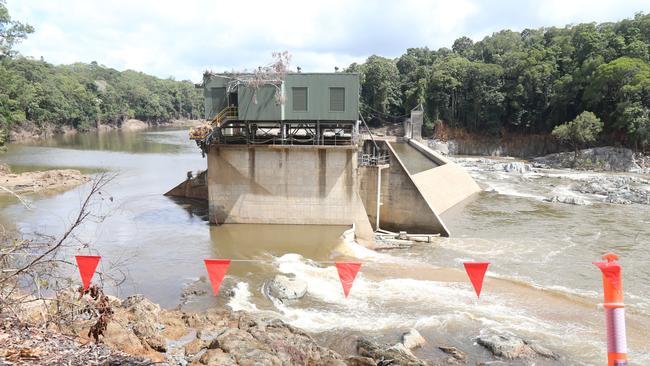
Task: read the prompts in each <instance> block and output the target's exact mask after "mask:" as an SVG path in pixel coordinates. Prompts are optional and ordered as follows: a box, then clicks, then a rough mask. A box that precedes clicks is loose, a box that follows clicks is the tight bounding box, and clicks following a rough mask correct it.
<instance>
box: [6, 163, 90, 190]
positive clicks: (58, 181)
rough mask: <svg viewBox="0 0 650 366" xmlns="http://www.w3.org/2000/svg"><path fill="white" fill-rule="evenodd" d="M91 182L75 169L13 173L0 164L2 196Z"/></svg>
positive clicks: (70, 186)
mask: <svg viewBox="0 0 650 366" xmlns="http://www.w3.org/2000/svg"><path fill="white" fill-rule="evenodd" d="M89 180H90V178H89V177H87V176H85V175H83V174H82V173H81V172H80V171H78V170H75V169H57V170H46V171H36V172H24V173H12V172H11V170H10V169H9V167H8V166H7V165H3V164H0V187H2V189H0V194H10V193H11V192H13V193H18V194H20V193H33V192H43V191H47V190H57V189H65V188H72V187H75V186H77V185H79V184H82V183H85V182H87V181H89ZM7 190H9V191H11V192H9V191H7Z"/></svg>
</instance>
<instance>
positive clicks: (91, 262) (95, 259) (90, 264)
mask: <svg viewBox="0 0 650 366" xmlns="http://www.w3.org/2000/svg"><path fill="white" fill-rule="evenodd" d="M75 258H76V259H77V266H79V274H80V275H81V283H83V286H84V290H88V287H90V281H91V280H92V279H93V276H94V275H95V270H96V269H97V265H98V264H99V260H100V259H101V258H102V257H100V256H98V255H77V256H75Z"/></svg>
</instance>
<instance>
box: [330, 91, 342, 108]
mask: <svg viewBox="0 0 650 366" xmlns="http://www.w3.org/2000/svg"><path fill="white" fill-rule="evenodd" d="M330 111H331V112H345V88H330Z"/></svg>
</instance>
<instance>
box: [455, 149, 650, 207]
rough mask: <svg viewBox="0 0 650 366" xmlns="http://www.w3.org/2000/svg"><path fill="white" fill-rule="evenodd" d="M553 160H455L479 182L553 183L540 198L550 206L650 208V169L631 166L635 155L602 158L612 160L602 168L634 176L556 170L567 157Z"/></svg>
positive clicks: (641, 166) (643, 166)
mask: <svg viewBox="0 0 650 366" xmlns="http://www.w3.org/2000/svg"><path fill="white" fill-rule="evenodd" d="M571 155H573V153H571ZM585 155H587V156H589V155H588V153H585ZM596 155H598V154H596ZM553 156H554V157H544V158H543V159H535V160H533V161H532V162H529V161H521V160H515V159H504V158H499V159H491V158H453V159H454V160H455V161H456V162H457V163H459V164H460V165H462V166H464V167H465V168H466V169H467V170H468V171H469V172H470V173H472V174H473V175H474V177H475V179H477V180H479V182H480V181H481V180H482V178H483V177H482V176H483V175H485V174H488V175H489V176H492V177H493V178H495V177H500V178H501V179H502V180H504V179H505V180H506V181H507V180H510V181H519V182H520V183H523V184H522V188H523V186H524V185H527V184H532V183H534V182H541V181H549V182H550V183H549V184H547V188H548V190H549V193H548V196H546V197H540V198H541V199H542V200H544V201H547V202H552V203H564V204H572V205H588V204H590V203H595V202H600V203H610V204H633V203H636V204H643V205H648V204H650V179H648V178H646V175H644V174H642V173H646V174H647V172H645V170H646V169H648V168H647V167H646V165H645V162H643V163H642V164H636V163H634V165H631V161H632V160H631V159H632V157H633V156H634V155H633V154H631V153H630V154H628V153H625V156H627V157H628V158H629V159H618V160H617V159H614V158H611V155H607V154H601V155H600V156H608V157H610V158H611V160H607V161H609V163H604V161H606V160H602V161H603V163H602V164H598V166H600V167H605V166H607V169H614V168H616V169H624V167H629V169H628V170H631V171H632V172H634V173H627V174H626V173H619V172H616V173H613V172H610V171H594V170H592V171H588V172H586V171H584V170H581V169H580V170H578V169H569V168H554V167H556V166H560V167H563V166H564V164H563V163H561V161H565V160H564V159H565V157H564V156H563V155H562V154H553ZM592 156H593V155H592ZM555 159H557V160H555ZM590 161H591V160H590ZM635 161H638V160H635ZM551 162H553V163H551ZM555 162H557V163H555ZM504 174H505V175H504ZM486 189H487V191H490V190H496V191H497V192H499V189H495V188H492V187H487V188H486ZM524 195H526V193H524ZM528 195H530V194H528ZM531 197H532V196H531Z"/></svg>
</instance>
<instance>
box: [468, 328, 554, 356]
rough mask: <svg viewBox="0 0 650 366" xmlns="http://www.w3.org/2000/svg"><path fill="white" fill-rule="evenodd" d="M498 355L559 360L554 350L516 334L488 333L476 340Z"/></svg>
mask: <svg viewBox="0 0 650 366" xmlns="http://www.w3.org/2000/svg"><path fill="white" fill-rule="evenodd" d="M476 341H477V343H478V344H480V345H481V346H483V347H485V348H487V349H488V350H489V351H490V352H492V353H493V354H494V355H495V356H497V357H503V358H506V359H510V360H513V359H530V358H535V357H538V356H541V357H544V358H550V359H554V360H557V359H558V358H559V357H558V355H556V354H555V353H554V352H553V351H551V350H549V349H547V348H545V347H542V346H540V345H537V344H532V343H530V342H528V341H526V340H524V339H521V338H519V337H517V336H514V335H508V334H496V333H487V334H482V335H480V336H479V337H478V339H477V340H476Z"/></svg>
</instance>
